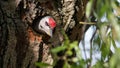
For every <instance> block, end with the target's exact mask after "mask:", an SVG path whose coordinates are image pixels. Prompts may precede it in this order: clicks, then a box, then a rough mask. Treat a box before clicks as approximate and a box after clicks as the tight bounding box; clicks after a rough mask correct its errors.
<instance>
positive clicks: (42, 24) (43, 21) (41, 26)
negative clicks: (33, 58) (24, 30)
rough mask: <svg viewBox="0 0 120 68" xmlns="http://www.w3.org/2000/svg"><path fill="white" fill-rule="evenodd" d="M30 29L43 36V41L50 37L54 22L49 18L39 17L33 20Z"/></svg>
mask: <svg viewBox="0 0 120 68" xmlns="http://www.w3.org/2000/svg"><path fill="white" fill-rule="evenodd" d="M32 27H33V30H34V31H35V32H37V33H39V34H43V35H45V36H44V38H43V40H44V39H46V38H47V37H48V36H49V37H52V35H53V30H54V28H55V27H56V22H55V20H54V19H53V17H51V16H40V17H37V18H36V19H35V20H33V23H32ZM46 35H47V36H46Z"/></svg>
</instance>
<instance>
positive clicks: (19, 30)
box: [0, 0, 87, 68]
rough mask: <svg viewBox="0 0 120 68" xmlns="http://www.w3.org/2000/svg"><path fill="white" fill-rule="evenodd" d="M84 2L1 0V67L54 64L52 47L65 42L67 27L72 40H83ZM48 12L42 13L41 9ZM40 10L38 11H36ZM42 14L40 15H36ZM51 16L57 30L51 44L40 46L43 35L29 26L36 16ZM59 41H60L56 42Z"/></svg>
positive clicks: (30, 66) (27, 67)
mask: <svg viewBox="0 0 120 68" xmlns="http://www.w3.org/2000/svg"><path fill="white" fill-rule="evenodd" d="M86 3H87V1H86V0H84V1H81V0H71V1H68V0H45V1H44V0H43V1H42V0H41V1H40V2H39V3H38V2H35V0H7V1H6V0H5V1H3V0H1V1H0V16H1V17H0V68H36V66H35V62H38V61H40V62H45V63H50V64H52V62H53V59H52V56H51V53H50V51H49V50H50V48H51V47H52V46H50V45H53V46H54V47H56V45H60V44H61V43H62V41H63V36H62V33H61V28H64V30H65V31H66V33H67V34H68V37H69V39H70V40H71V41H74V40H77V41H80V40H81V38H82V36H83V33H84V29H85V26H83V25H80V24H79V21H83V20H85V5H86ZM38 6H39V7H42V8H43V9H44V11H45V13H44V12H42V14H41V10H40V8H39V7H38ZM36 7H37V8H36ZM36 11H40V13H38V14H37V13H36ZM46 13H47V14H50V15H52V16H53V17H54V18H55V20H56V21H57V27H56V29H55V33H54V36H53V38H51V39H50V42H51V43H50V44H45V43H41V42H42V36H41V35H38V34H36V33H35V32H34V31H33V30H32V28H31V27H30V25H31V23H32V21H33V20H34V18H35V17H36V16H37V15H44V14H46ZM56 39H57V40H56Z"/></svg>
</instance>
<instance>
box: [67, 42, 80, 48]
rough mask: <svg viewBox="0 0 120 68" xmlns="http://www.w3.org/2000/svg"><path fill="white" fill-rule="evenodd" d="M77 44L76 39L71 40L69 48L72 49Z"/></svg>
mask: <svg viewBox="0 0 120 68" xmlns="http://www.w3.org/2000/svg"><path fill="white" fill-rule="evenodd" d="M77 45H78V42H77V41H74V42H72V43H70V47H69V49H73V48H74V47H75V46H77Z"/></svg>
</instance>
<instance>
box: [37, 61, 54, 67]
mask: <svg viewBox="0 0 120 68" xmlns="http://www.w3.org/2000/svg"><path fill="white" fill-rule="evenodd" d="M35 65H36V66H38V67H42V68H47V67H48V66H52V65H50V64H47V63H42V62H36V63H35Z"/></svg>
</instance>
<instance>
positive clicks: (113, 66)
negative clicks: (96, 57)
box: [109, 48, 120, 68]
mask: <svg viewBox="0 0 120 68" xmlns="http://www.w3.org/2000/svg"><path fill="white" fill-rule="evenodd" d="M119 63H120V48H118V49H117V50H116V52H115V54H114V55H113V56H112V57H111V59H110V62H109V64H110V68H119V67H120V64H119Z"/></svg>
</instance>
